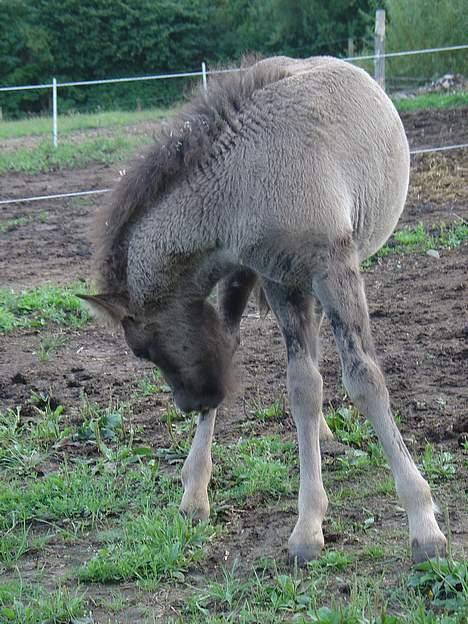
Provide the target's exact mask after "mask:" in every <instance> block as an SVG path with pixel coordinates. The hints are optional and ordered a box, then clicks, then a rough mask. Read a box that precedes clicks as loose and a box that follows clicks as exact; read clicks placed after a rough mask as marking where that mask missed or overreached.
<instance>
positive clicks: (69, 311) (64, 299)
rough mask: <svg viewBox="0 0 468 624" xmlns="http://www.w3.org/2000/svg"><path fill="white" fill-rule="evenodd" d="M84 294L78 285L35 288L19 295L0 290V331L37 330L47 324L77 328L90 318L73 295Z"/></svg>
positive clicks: (82, 287)
mask: <svg viewBox="0 0 468 624" xmlns="http://www.w3.org/2000/svg"><path fill="white" fill-rule="evenodd" d="M85 292H87V290H86V286H85V285H84V284H82V283H79V284H76V285H71V286H68V287H61V286H52V285H46V286H38V287H37V288H33V289H31V290H23V291H21V292H14V291H12V290H10V289H8V288H0V332H3V333H6V332H9V331H11V330H13V329H16V328H28V329H30V328H36V327H39V328H40V327H44V326H45V325H47V324H48V323H54V324H56V325H62V326H65V327H81V326H83V325H84V324H85V323H86V322H87V321H88V320H89V318H90V317H89V315H88V313H87V312H86V310H85V309H84V308H83V306H82V305H81V304H80V300H79V299H78V298H77V297H76V294H77V293H85Z"/></svg>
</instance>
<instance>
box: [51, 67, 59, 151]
mask: <svg viewBox="0 0 468 624" xmlns="http://www.w3.org/2000/svg"><path fill="white" fill-rule="evenodd" d="M52 138H53V142H54V147H57V145H58V141H57V79H56V78H52Z"/></svg>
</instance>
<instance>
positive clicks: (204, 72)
mask: <svg viewBox="0 0 468 624" xmlns="http://www.w3.org/2000/svg"><path fill="white" fill-rule="evenodd" d="M201 70H202V80H203V88H204V89H205V91H208V83H207V82H206V63H205V61H203V63H202V64H201Z"/></svg>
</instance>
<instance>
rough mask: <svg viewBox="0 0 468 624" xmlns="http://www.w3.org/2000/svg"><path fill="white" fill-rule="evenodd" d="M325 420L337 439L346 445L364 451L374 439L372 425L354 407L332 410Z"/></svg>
mask: <svg viewBox="0 0 468 624" xmlns="http://www.w3.org/2000/svg"><path fill="white" fill-rule="evenodd" d="M325 418H326V421H327V423H328V426H329V427H330V429H331V430H332V432H333V433H334V434H335V436H336V438H337V439H338V440H339V441H340V442H343V443H344V444H349V445H350V446H354V447H356V448H358V449H362V448H363V447H365V446H366V444H367V443H368V441H369V440H371V439H372V437H373V431H372V427H371V425H370V423H369V422H368V421H367V420H363V419H362V417H361V416H360V414H359V412H358V411H357V410H356V409H355V408H354V407H344V406H343V407H340V408H339V409H337V410H334V409H330V410H329V412H328V414H327V415H326V417H325Z"/></svg>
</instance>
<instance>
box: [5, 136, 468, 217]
mask: <svg viewBox="0 0 468 624" xmlns="http://www.w3.org/2000/svg"><path fill="white" fill-rule="evenodd" d="M467 147H468V143H460V144H459V145H444V146H442V147H428V148H421V149H414V150H410V154H428V153H430V152H447V151H449V150H454V149H465V148H467ZM111 191H112V189H96V190H95V191H77V192H74V193H58V194H57V195H39V196H37V197H21V198H18V199H2V200H0V206H2V205H3V206H4V205H6V204H20V203H21V202H32V201H42V200H45V199H63V198H66V197H85V196H86V195H98V194H100V193H101V194H102V193H110V192H111Z"/></svg>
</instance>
